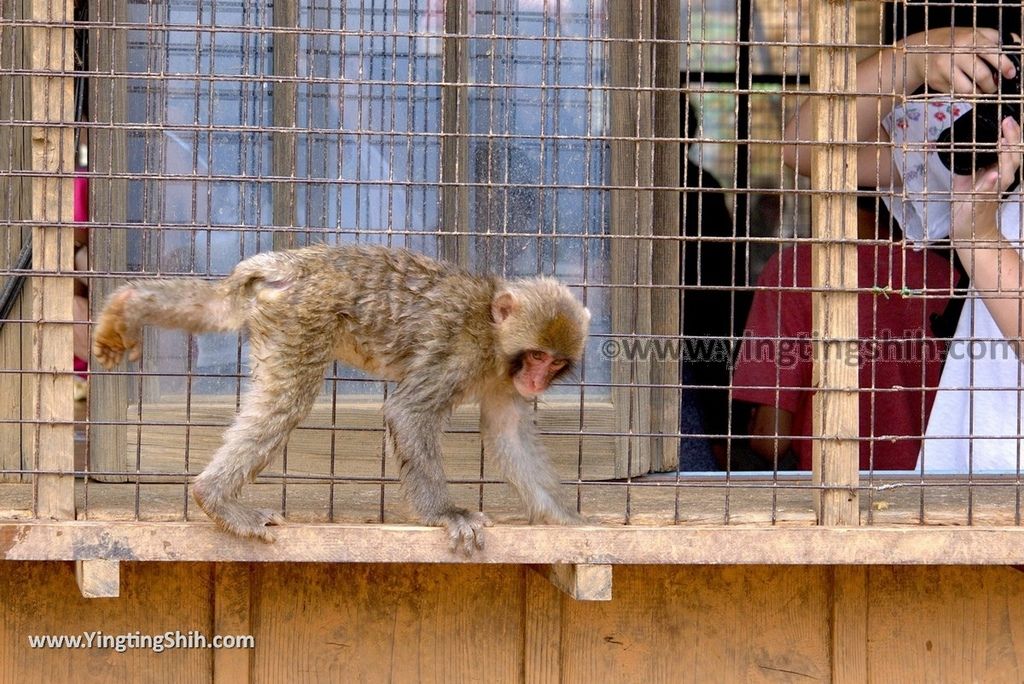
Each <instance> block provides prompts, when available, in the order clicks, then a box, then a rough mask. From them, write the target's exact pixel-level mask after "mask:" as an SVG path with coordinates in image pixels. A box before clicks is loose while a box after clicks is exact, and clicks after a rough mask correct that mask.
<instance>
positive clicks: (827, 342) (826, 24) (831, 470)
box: [811, 0, 860, 525]
mask: <svg viewBox="0 0 1024 684" xmlns="http://www.w3.org/2000/svg"><path fill="white" fill-rule="evenodd" d="M855 39H856V17H855V12H854V4H853V2H852V0H813V2H811V42H812V43H814V44H815V46H816V47H815V48H814V50H813V58H812V59H811V88H812V90H814V91H815V92H820V93H825V94H824V95H815V96H814V102H813V107H814V110H813V111H814V116H813V120H814V124H813V125H814V131H813V133H814V135H813V139H814V140H815V141H818V142H819V143H821V144H819V145H816V146H815V148H814V150H813V151H812V153H811V188H812V190H814V191H815V193H814V194H813V195H812V198H811V213H812V220H811V236H812V237H813V238H814V243H813V244H812V246H811V284H812V287H813V288H814V291H813V292H812V294H811V302H812V309H813V327H812V330H813V331H814V334H815V340H814V341H813V345H814V346H813V349H814V373H813V378H814V379H813V385H812V386H813V387H816V388H817V392H816V393H815V395H814V402H813V410H814V422H813V430H814V435H815V440H814V445H813V466H814V480H815V482H817V483H819V484H821V485H822V487H823V489H822V492H821V495H820V497H819V499H818V504H819V508H818V519H819V522H820V523H821V524H823V525H857V524H858V522H859V507H858V506H859V504H858V494H857V490H856V487H857V484H858V481H859V480H858V477H859V473H858V467H859V443H858V437H859V435H860V425H859V410H858V403H857V402H858V397H857V385H858V367H857V359H856V352H850V351H849V348H850V345H849V341H850V340H855V339H856V338H857V334H858V331H857V293H856V287H857V246H856V241H857V204H856V197H855V195H854V192H855V191H856V189H857V148H856V146H855V144H853V143H855V141H856V139H857V120H856V96H855V92H856V77H857V73H856V55H855V53H854V49H853V48H852V47H850V46H851V45H853V44H854V43H855V42H856V40H855ZM851 354H852V355H851Z"/></svg>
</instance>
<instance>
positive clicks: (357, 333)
mask: <svg viewBox="0 0 1024 684" xmlns="http://www.w3.org/2000/svg"><path fill="white" fill-rule="evenodd" d="M589 319H590V314H589V312H588V311H587V310H586V309H585V308H584V307H583V306H582V305H581V304H580V303H579V302H578V301H577V300H576V298H575V297H573V296H572V294H571V293H570V292H569V290H568V289H567V288H566V287H565V286H564V285H561V284H560V283H558V282H557V281H555V280H552V279H550V278H534V279H524V280H517V281H512V282H506V281H502V280H500V279H497V278H491V277H480V276H474V275H471V274H469V273H467V272H465V271H462V270H460V269H457V268H454V267H452V266H449V265H445V264H442V263H439V262H437V261H434V260H432V259H429V258H427V257H424V256H421V255H417V254H414V253H412V252H408V251H405V250H392V249H386V248H382V247H368V246H348V247H329V246H322V245H321V246H315V247H307V248H303V249H296V250H289V251H283V252H268V253H264V254H258V255H256V256H254V257H251V258H249V259H247V260H245V261H243V262H241V263H240V264H238V266H237V267H236V268H235V269H234V271H233V272H232V273H231V274H230V275H229V276H228V277H227V278H225V279H223V280H221V281H218V282H209V281H203V280H198V279H192V278H183V279H173V280H171V279H162V280H146V281H138V282H135V283H131V284H129V285H126V286H125V287H123V288H121V289H119V290H118V291H116V292H115V293H114V294H113V295H112V296H111V298H110V301H109V302H108V304H107V307H106V308H105V310H104V311H103V313H102V314H101V316H100V318H99V321H98V322H97V325H96V330H95V334H94V345H93V350H94V354H95V356H96V359H97V360H98V361H99V362H100V363H101V364H102V365H103V366H105V367H107V368H110V367H112V366H113V365H114V364H116V363H118V362H119V361H120V360H121V358H122V357H123V356H124V354H125V353H128V354H129V356H130V358H132V359H137V358H138V356H139V341H140V339H141V334H140V333H141V329H142V327H143V326H145V325H147V324H152V325H159V326H161V327H170V328H180V329H183V330H187V331H189V332H192V333H202V332H210V331H226V330H237V329H244V330H245V331H246V332H247V333H248V335H249V339H250V345H251V356H252V368H253V385H252V390H251V391H250V392H249V394H248V395H247V396H246V397H245V400H244V401H243V403H242V407H241V409H240V411H239V414H238V416H237V417H236V420H235V422H234V423H233V424H232V425H231V427H229V428H228V430H227V431H226V433H225V437H224V444H223V446H222V447H221V448H220V449H219V450H218V451H217V453H216V454H215V455H214V459H213V461H212V462H211V463H210V465H209V466H207V468H206V469H205V470H204V471H203V472H202V473H201V474H200V475H199V477H197V478H196V481H195V483H194V485H193V495H194V496H195V498H196V500H197V502H198V503H199V505H200V506H201V507H202V508H203V510H204V511H206V512H207V513H208V514H209V515H210V517H212V518H213V519H214V520H215V521H217V523H218V524H220V525H221V526H222V527H224V528H225V529H227V530H229V531H231V532H234V533H236V534H240V535H243V536H253V537H258V538H260V539H263V540H266V541H271V540H272V539H273V534H272V533H271V532H270V530H268V529H267V528H266V525H268V524H277V523H280V522H281V516H280V514H279V513H277V512H276V511H269V510H256V509H252V508H249V507H247V506H245V505H243V504H242V503H241V502H239V500H238V495H239V492H240V490H241V488H242V485H243V484H244V483H245V482H247V481H251V480H252V479H253V478H255V477H256V475H258V474H259V473H260V471H262V470H263V468H264V467H266V465H267V464H268V463H269V462H270V461H271V460H272V458H273V457H274V456H275V455H276V454H277V453H278V452H279V451H280V449H281V448H282V447H283V445H284V442H285V441H286V439H287V436H288V434H289V433H290V432H291V430H292V429H293V428H294V427H295V426H296V425H297V424H298V423H299V421H301V420H302V419H303V418H304V417H305V415H306V414H307V413H308V411H309V409H310V407H311V406H312V403H313V400H314V399H315V397H316V394H317V392H318V390H319V388H320V386H321V383H322V380H323V373H324V369H325V367H326V366H327V364H328V363H329V362H330V361H331V360H334V359H337V360H340V361H342V362H344V363H346V364H348V365H350V366H353V367H356V368H359V369H361V370H364V371H366V372H369V373H371V374H374V375H376V376H377V377H380V378H382V379H385V380H391V381H395V382H397V383H398V384H397V386H396V388H395V390H394V391H393V392H392V393H391V394H390V396H389V397H388V400H387V401H386V402H385V405H384V419H385V426H386V428H387V438H386V440H385V444H386V446H387V449H388V451H390V452H391V453H393V454H394V456H395V458H397V459H398V462H399V466H400V473H401V478H402V483H403V485H404V489H405V491H406V494H407V496H408V498H409V500H410V502H411V503H412V505H413V507H414V508H415V510H416V511H417V513H418V514H419V516H420V518H421V519H422V520H423V521H424V522H425V523H428V524H435V525H445V526H446V527H447V528H448V533H449V536H450V539H451V543H452V545H453V547H460V548H462V549H463V550H464V551H465V552H467V553H469V552H471V551H472V549H473V548H475V547H479V546H480V545H482V530H481V528H482V526H484V525H486V524H487V520H486V518H485V517H484V516H483V515H482V514H481V513H478V512H470V511H466V510H463V509H459V508H456V507H455V506H454V505H453V504H452V503H451V500H450V498H449V496H448V491H447V484H446V481H445V476H444V471H443V469H442V466H441V458H440V442H439V433H440V430H441V428H442V427H443V425H444V422H445V420H446V419H447V416H448V414H449V413H450V411H451V409H452V408H453V407H454V406H455V405H457V404H458V403H461V402H462V401H466V400H470V399H474V398H475V399H478V400H479V401H480V404H481V428H482V431H483V432H484V440H485V442H486V444H487V445H488V449H489V451H490V453H492V454H493V455H494V456H495V457H496V459H497V460H498V462H499V464H500V465H502V467H503V468H504V470H505V472H506V475H507V476H508V478H509V479H510V480H511V481H512V483H513V484H514V485H515V486H516V487H517V488H518V490H519V492H520V494H521V495H522V497H523V499H524V502H525V503H526V505H527V508H528V511H529V513H530V517H531V520H538V521H545V522H572V521H575V520H577V519H578V516H577V515H576V513H575V512H574V511H572V510H569V509H566V508H565V507H564V506H563V505H562V504H561V503H559V502H558V501H557V498H556V496H555V492H556V489H557V480H556V479H555V477H554V475H553V473H552V471H551V469H550V466H549V465H548V464H547V462H546V460H545V459H544V458H543V455H542V454H541V453H540V448H539V445H538V443H537V440H536V436H535V434H534V432H533V428H532V424H531V421H530V420H529V416H528V412H527V411H528V404H527V402H526V401H525V400H524V399H523V398H522V397H521V396H519V395H518V394H517V392H516V391H515V389H514V387H513V383H512V375H513V374H514V373H516V372H518V368H519V366H520V365H521V364H520V359H521V358H522V356H523V355H524V354H525V353H527V352H530V351H533V350H537V351H544V352H547V353H549V354H551V355H552V356H553V357H555V358H557V359H559V360H565V361H569V362H575V361H577V360H579V358H580V357H581V356H582V353H583V345H584V342H585V340H586V334H587V326H588V323H589Z"/></svg>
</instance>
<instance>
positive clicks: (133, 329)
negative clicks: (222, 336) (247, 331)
mask: <svg viewBox="0 0 1024 684" xmlns="http://www.w3.org/2000/svg"><path fill="white" fill-rule="evenodd" d="M243 316H244V312H242V311H240V310H238V307H237V305H236V304H234V303H232V302H231V301H229V297H228V295H227V291H226V290H225V288H224V287H223V286H221V285H220V284H219V283H212V282H207V281H204V280H197V279H195V278H175V279H173V280H142V281H139V282H136V283H131V284H129V285H125V286H124V287H121V288H119V289H118V290H117V291H115V292H114V293H113V294H112V295H111V296H110V299H109V300H107V305H106V307H104V309H103V312H102V313H101V314H100V318H99V320H98V321H97V322H96V329H95V330H94V332H93V354H94V355H95V356H96V359H97V360H98V361H99V362H100V363H101V364H102V365H103V366H104V367H105V368H111V367H113V366H114V365H116V364H117V363H118V362H119V361H120V360H121V358H122V357H123V356H124V354H125V352H128V356H129V358H130V359H131V360H132V361H137V360H138V358H139V354H140V349H139V340H140V337H141V330H142V328H143V326H145V325H158V326H160V327H162V328H178V329H181V330H186V331H188V332H191V333H203V332H226V331H229V330H238V329H239V328H240V327H241V325H242V323H243Z"/></svg>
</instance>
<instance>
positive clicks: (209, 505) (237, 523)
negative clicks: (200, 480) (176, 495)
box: [192, 485, 284, 544]
mask: <svg viewBox="0 0 1024 684" xmlns="http://www.w3.org/2000/svg"><path fill="white" fill-rule="evenodd" d="M192 498H194V499H195V500H196V503H197V504H199V507H200V508H202V509H203V512H205V513H206V515H208V516H210V518H212V519H213V521H214V522H215V523H217V525H218V526H219V527H220V528H221V529H223V530H225V531H227V532H230V533H231V534H234V535H237V536H239V537H252V538H254V539H259V540H260V541H262V542H266V543H267V544H271V543H273V542H274V540H275V539H276V538H277V535H276V534H274V531H273V530H271V529H270V528H269V527H268V525H283V524H284V517H283V516H282V515H281V514H280V513H279V512H277V511H275V510H272V509H270V508H253V507H250V506H246V505H245V504H243V503H241V502H239V501H224V500H222V501H211V500H210V499H209V498H208V497H207V496H206V494H205V493H204V491H203V489H202V487H201V486H197V485H193V486H192Z"/></svg>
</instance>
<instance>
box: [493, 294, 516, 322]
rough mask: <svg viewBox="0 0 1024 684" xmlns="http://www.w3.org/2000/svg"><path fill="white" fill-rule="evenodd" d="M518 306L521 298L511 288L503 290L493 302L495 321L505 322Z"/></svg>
mask: <svg viewBox="0 0 1024 684" xmlns="http://www.w3.org/2000/svg"><path fill="white" fill-rule="evenodd" d="M518 308H519V299H518V298H517V297H516V296H515V295H514V294H513V293H512V292H511V291H510V290H503V291H501V292H499V293H498V294H497V295H496V296H495V297H494V301H492V302H491V317H492V318H493V319H494V322H495V323H503V322H504V321H505V319H506V318H508V317H509V316H511V315H512V314H514V313H515V312H516V310H517V309H518Z"/></svg>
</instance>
